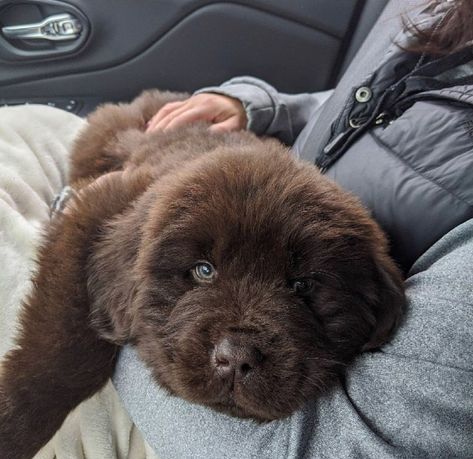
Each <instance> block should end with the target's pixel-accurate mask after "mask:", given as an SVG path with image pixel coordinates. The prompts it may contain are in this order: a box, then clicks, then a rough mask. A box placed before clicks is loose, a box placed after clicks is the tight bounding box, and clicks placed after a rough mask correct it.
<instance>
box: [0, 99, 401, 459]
mask: <svg viewBox="0 0 473 459" xmlns="http://www.w3.org/2000/svg"><path fill="white" fill-rule="evenodd" d="M176 97H178V96H176V95H170V94H163V93H158V92H148V93H145V94H144V95H142V96H141V97H140V98H138V99H137V100H136V101H134V102H133V103H132V104H131V105H119V106H111V105H108V106H104V107H103V108H101V109H99V110H98V111H97V112H96V113H95V114H93V115H92V116H91V117H90V120H89V121H90V124H89V127H87V128H86V129H85V130H84V131H83V132H82V134H81V135H80V137H79V139H78V140H77V142H76V145H75V148H74V151H73V155H72V172H71V180H72V182H73V183H74V184H75V185H74V186H75V188H76V189H78V190H79V189H80V192H79V194H78V196H77V197H76V198H74V199H73V200H72V202H71V203H70V204H69V205H68V206H67V208H66V211H65V212H64V213H63V214H62V215H59V216H57V217H55V218H54V219H53V221H52V224H51V226H50V228H49V229H48V230H47V234H46V236H45V239H44V243H43V245H42V247H41V249H40V253H39V258H38V264H39V270H38V273H37V274H36V275H35V278H34V289H33V291H32V293H31V294H30V295H29V297H28V299H27V300H26V302H25V305H24V311H23V313H22V316H21V333H20V334H19V337H18V339H17V347H16V348H15V349H14V350H12V351H11V352H10V353H9V354H8V355H7V357H6V359H5V361H4V363H3V368H2V372H1V376H0V457H1V458H3V459H13V458H15V459H18V458H30V457H31V456H32V455H33V454H34V453H35V452H36V451H37V450H38V449H39V448H40V447H41V446H42V445H44V444H45V443H46V442H47V440H48V439H49V438H50V437H51V436H52V435H53V434H54V432H55V431H56V430H57V429H58V428H59V427H60V426H61V424H62V422H63V420H64V418H65V417H66V415H67V414H68V413H69V411H70V410H72V409H73V408H74V407H75V406H76V405H78V404H79V403H80V402H81V401H83V400H85V399H86V398H88V397H90V396H91V395H92V394H94V393H95V392H96V391H98V390H99V389H100V388H101V387H102V386H103V385H104V384H105V382H106V381H107V379H108V378H109V377H110V376H111V374H112V371H113V367H114V362H115V358H116V355H117V351H118V348H119V346H121V345H123V344H124V343H127V342H130V343H132V344H134V345H135V346H136V348H137V350H138V352H139V354H140V356H141V358H142V359H143V360H144V361H145V362H146V364H147V365H148V367H149V368H150V369H151V371H152V373H153V375H154V377H155V378H156V380H157V381H158V382H159V383H160V384H161V385H163V386H164V387H166V388H167V389H168V390H169V391H170V392H171V393H172V394H175V395H177V396H180V397H183V398H185V399H187V400H189V401H191V402H195V403H201V404H204V405H207V406H210V407H212V408H214V409H217V410H221V411H225V412H227V413H230V414H232V415H236V416H244V417H253V418H255V419H258V420H272V419H276V418H281V417H284V416H287V415H289V414H290V413H292V412H293V411H294V410H296V409H298V408H299V407H300V406H301V405H302V404H303V403H304V402H305V401H306V400H308V399H310V398H314V397H317V396H319V395H320V394H321V393H322V392H323V391H325V390H326V389H327V388H328V387H329V386H330V385H331V383H333V381H334V380H335V378H336V377H337V376H338V375H339V374H341V372H342V371H343V369H344V368H345V367H346V365H347V364H348V363H349V362H350V361H352V360H353V358H354V357H355V356H356V355H357V354H358V353H360V352H361V351H362V350H369V349H373V348H376V347H378V346H380V345H381V344H383V343H384V342H386V340H388V338H389V337H390V335H391V333H392V330H393V328H394V327H395V325H396V323H397V321H398V319H399V317H400V314H401V310H402V305H403V302H404V296H403V290H402V279H401V275H400V273H399V271H398V269H397V268H396V266H395V265H394V263H393V262H392V260H391V259H390V258H389V256H388V249H387V244H386V239H385V237H384V235H383V234H382V232H381V231H380V229H379V228H378V226H377V225H376V224H375V223H374V222H373V221H372V219H371V218H370V217H369V215H368V213H367V212H366V211H365V210H363V208H362V207H361V205H360V204H359V203H358V201H357V200H356V199H355V198H354V197H352V196H350V195H349V194H347V193H345V192H343V191H341V190H340V189H339V188H338V187H337V186H336V185H334V184H333V183H331V182H330V181H329V180H327V179H326V178H324V177H323V176H322V175H321V174H320V173H319V172H318V171H317V170H316V169H315V167H313V166H311V165H309V164H304V163H302V162H300V161H297V160H295V159H293V158H292V157H291V154H290V152H288V150H287V149H286V148H285V147H283V146H282V145H280V144H279V143H278V142H276V141H274V140H268V139H266V140H263V139H258V138H256V137H255V136H254V135H252V134H250V133H246V132H240V133H228V134H209V133H208V131H207V129H206V126H192V127H187V128H184V129H179V130H177V131H175V132H169V133H161V132H155V133H152V134H145V133H144V128H145V123H146V120H147V119H149V118H150V117H151V116H152V115H153V114H154V113H155V112H156V111H157V110H158V108H159V107H160V106H162V105H163V103H164V102H166V101H168V100H171V99H175V98H176ZM113 171H115V173H111V172H113ZM104 174H107V175H106V176H105V177H102V178H100V179H99V180H98V181H96V182H93V183H92V184H90V182H91V181H92V178H96V177H98V176H101V175H104ZM204 261H205V262H208V263H210V264H211V265H212V266H213V267H214V271H213V272H212V273H211V276H208V277H205V276H204V277H202V272H200V271H198V270H199V269H200V268H202V266H206V268H205V269H204V271H205V273H204V274H206V275H207V274H208V272H209V269H210V268H211V267H210V268H209V265H202V264H199V263H203V262H204ZM199 267H200V268H199ZM199 273H200V274H199ZM199 276H200V277H199Z"/></svg>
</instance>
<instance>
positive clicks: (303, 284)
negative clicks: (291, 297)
mask: <svg viewBox="0 0 473 459" xmlns="http://www.w3.org/2000/svg"><path fill="white" fill-rule="evenodd" d="M314 283H315V282H314V280H313V279H294V280H293V281H291V283H290V285H291V288H292V289H293V290H294V292H296V293H297V294H298V295H308V294H309V293H311V292H312V290H313V288H314Z"/></svg>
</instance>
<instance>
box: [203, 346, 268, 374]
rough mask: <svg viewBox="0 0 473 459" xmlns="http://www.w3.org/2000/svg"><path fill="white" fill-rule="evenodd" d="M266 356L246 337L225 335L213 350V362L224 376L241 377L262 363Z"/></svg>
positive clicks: (218, 371)
mask: <svg viewBox="0 0 473 459" xmlns="http://www.w3.org/2000/svg"><path fill="white" fill-rule="evenodd" d="M263 359H264V356H263V354H262V353H261V352H260V350H259V349H257V348H256V347H255V346H254V345H252V344H251V343H249V342H247V341H246V340H245V339H244V338H237V337H225V338H223V339H222V340H221V341H220V342H219V343H218V344H217V345H216V346H215V349H214V352H213V358H212V363H213V365H214V366H215V369H216V370H217V373H218V374H219V375H220V376H221V377H224V378H229V377H232V376H234V377H235V379H241V378H243V377H245V376H246V375H247V374H248V373H250V372H251V371H253V370H255V369H256V368H258V367H259V366H260V365H261V362H262V361H263Z"/></svg>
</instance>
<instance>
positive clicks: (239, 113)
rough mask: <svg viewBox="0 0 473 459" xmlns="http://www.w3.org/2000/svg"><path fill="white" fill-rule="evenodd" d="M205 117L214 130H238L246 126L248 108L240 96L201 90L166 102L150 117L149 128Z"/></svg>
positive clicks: (170, 125)
mask: <svg viewBox="0 0 473 459" xmlns="http://www.w3.org/2000/svg"><path fill="white" fill-rule="evenodd" d="M197 121H206V122H208V123H212V124H213V126H212V129H211V131H212V132H223V131H235V130H239V129H244V128H245V127H246V122H247V118H246V112H245V109H244V107H243V104H242V103H241V102H240V100H238V99H235V98H232V97H228V96H223V95H220V94H213V93H202V94H197V95H195V96H192V97H190V98H189V99H187V100H185V101H179V102H172V103H169V104H166V105H165V106H164V107H162V108H161V110H159V112H158V113H156V115H154V116H153V118H151V120H150V121H149V123H148V127H147V129H146V132H152V131H155V130H162V131H166V130H168V129H175V128H178V127H182V126H184V125H187V124H190V123H195V122H197Z"/></svg>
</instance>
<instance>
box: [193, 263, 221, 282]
mask: <svg viewBox="0 0 473 459" xmlns="http://www.w3.org/2000/svg"><path fill="white" fill-rule="evenodd" d="M216 274H217V272H216V271H215V268H214V267H213V266H212V265H211V264H210V263H208V262H206V261H203V262H200V263H197V264H196V265H195V266H194V268H192V275H193V276H194V279H195V280H196V281H198V282H212V281H213V280H214V278H215V276H216Z"/></svg>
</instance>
